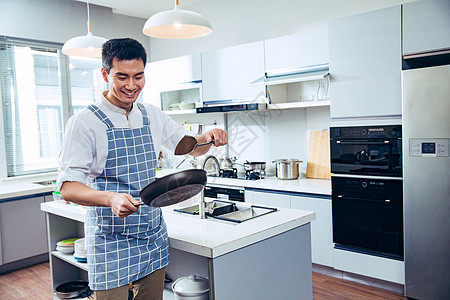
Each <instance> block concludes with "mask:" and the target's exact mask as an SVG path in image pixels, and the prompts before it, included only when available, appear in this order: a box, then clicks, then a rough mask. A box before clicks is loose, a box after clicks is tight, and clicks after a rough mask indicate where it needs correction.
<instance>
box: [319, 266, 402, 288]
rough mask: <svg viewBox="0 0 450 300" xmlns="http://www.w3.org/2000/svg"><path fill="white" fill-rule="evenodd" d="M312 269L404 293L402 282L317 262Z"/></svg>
mask: <svg viewBox="0 0 450 300" xmlns="http://www.w3.org/2000/svg"><path fill="white" fill-rule="evenodd" d="M312 270H313V272H317V273H321V274H325V275H328V276H333V277H336V278H340V279H344V280H349V281H353V282H357V283H361V284H365V285H370V286H374V287H377V288H381V289H384V290H388V291H391V292H394V293H398V294H402V295H404V285H403V284H398V283H395V282H389V281H385V280H381V279H377V278H372V277H367V276H363V275H358V274H354V273H350V272H345V271H340V270H336V269H334V268H332V267H328V266H323V265H318V264H313V267H312Z"/></svg>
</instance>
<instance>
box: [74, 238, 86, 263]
mask: <svg viewBox="0 0 450 300" xmlns="http://www.w3.org/2000/svg"><path fill="white" fill-rule="evenodd" d="M73 258H75V260H76V261H78V262H84V263H85V262H87V258H86V246H85V243H84V238H81V239H78V240H76V241H75V253H74V254H73Z"/></svg>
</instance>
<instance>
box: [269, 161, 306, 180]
mask: <svg viewBox="0 0 450 300" xmlns="http://www.w3.org/2000/svg"><path fill="white" fill-rule="evenodd" d="M273 162H274V163H275V170H276V175H277V178H278V179H283V180H290V179H297V178H298V165H299V163H301V162H302V161H300V160H298V159H277V160H274V161H273Z"/></svg>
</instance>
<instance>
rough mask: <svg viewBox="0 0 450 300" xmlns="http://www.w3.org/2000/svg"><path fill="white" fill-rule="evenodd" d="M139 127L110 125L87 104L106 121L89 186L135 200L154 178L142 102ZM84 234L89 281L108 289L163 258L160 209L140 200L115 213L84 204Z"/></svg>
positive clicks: (134, 277) (164, 245)
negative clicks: (99, 161) (101, 163)
mask: <svg viewBox="0 0 450 300" xmlns="http://www.w3.org/2000/svg"><path fill="white" fill-rule="evenodd" d="M137 106H138V108H139V109H140V110H141V112H142V116H143V126H142V127H141V128H115V127H114V125H113V124H112V122H111V120H110V119H108V117H107V116H106V115H105V114H104V113H103V112H102V111H101V110H100V109H99V108H98V107H97V106H95V105H90V106H89V107H88V108H89V109H90V110H91V111H92V112H93V113H94V114H95V116H97V117H98V118H99V119H100V120H101V121H102V122H103V123H105V124H106V126H107V127H108V129H107V131H106V132H107V136H108V157H107V160H106V164H105V169H104V171H103V172H102V174H101V175H100V176H98V177H96V178H95V179H94V180H93V182H92V184H91V187H92V188H94V189H96V190H101V191H111V192H118V193H128V194H130V195H132V196H133V197H134V198H135V199H138V200H139V191H140V190H141V189H142V188H143V187H144V186H146V185H147V184H148V183H150V182H152V181H153V180H154V179H155V169H156V153H155V149H154V146H153V140H152V135H151V132H150V121H149V119H148V117H147V113H146V111H145V108H144V106H143V105H142V104H140V103H137ZM86 213H87V214H86V222H85V235H86V250H87V266H88V277H89V286H90V288H91V289H92V290H94V291H96V290H109V289H113V288H116V287H119V286H123V285H127V284H129V283H130V282H134V281H136V280H138V279H140V278H143V277H145V276H146V275H148V274H150V273H152V272H153V271H155V270H158V269H161V268H163V267H165V266H167V264H168V263H169V242H168V235H167V228H166V224H165V223H164V220H163V218H162V214H161V209H160V208H154V207H150V206H147V205H141V206H140V207H139V211H138V212H136V213H134V214H131V215H129V216H127V217H125V218H118V217H116V216H115V215H114V214H113V213H112V210H111V208H110V207H98V206H89V207H87V212H86Z"/></svg>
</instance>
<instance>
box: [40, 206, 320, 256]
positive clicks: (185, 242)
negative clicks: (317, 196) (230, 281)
mask: <svg viewBox="0 0 450 300" xmlns="http://www.w3.org/2000/svg"><path fill="white" fill-rule="evenodd" d="M239 205H245V204H242V203H239ZM178 206H183V205H182V204H178ZM173 208H174V206H171V207H166V208H163V214H164V219H165V220H166V224H167V229H168V232H169V243H170V246H171V247H172V248H175V249H179V250H182V251H186V252H189V253H193V254H196V255H200V256H204V257H208V258H215V257H218V256H220V255H223V254H225V253H228V252H231V251H234V250H237V249H239V248H242V247H245V246H248V245H251V244H253V243H256V242H258V241H261V240H264V239H267V238H269V237H272V236H275V235H278V234H281V233H283V232H286V231H288V230H291V229H293V228H296V227H299V226H302V225H304V224H307V223H309V222H311V221H313V220H315V218H316V215H315V213H314V212H310V211H303V210H296V209H287V208H280V209H278V210H277V211H275V212H272V213H269V214H266V215H263V216H259V217H256V218H254V219H251V220H248V221H244V222H242V223H231V222H226V221H220V220H216V219H212V218H207V219H200V218H199V217H198V216H194V215H188V214H183V213H178V212H174V211H173ZM41 210H43V211H46V212H49V213H52V214H55V215H59V216H63V217H66V218H69V219H73V220H76V221H79V222H84V216H85V211H86V210H85V208H83V207H81V206H73V205H70V204H62V203H57V202H53V201H52V202H46V203H42V204H41Z"/></svg>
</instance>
